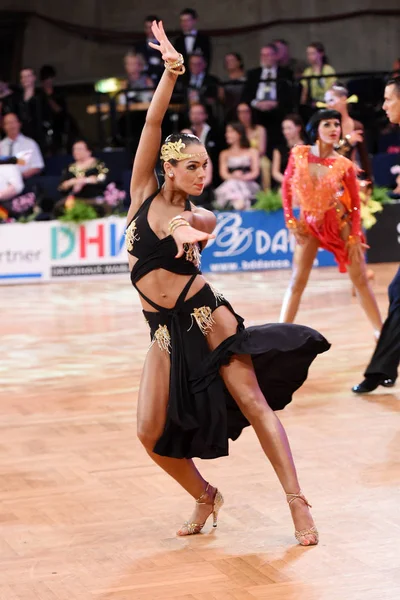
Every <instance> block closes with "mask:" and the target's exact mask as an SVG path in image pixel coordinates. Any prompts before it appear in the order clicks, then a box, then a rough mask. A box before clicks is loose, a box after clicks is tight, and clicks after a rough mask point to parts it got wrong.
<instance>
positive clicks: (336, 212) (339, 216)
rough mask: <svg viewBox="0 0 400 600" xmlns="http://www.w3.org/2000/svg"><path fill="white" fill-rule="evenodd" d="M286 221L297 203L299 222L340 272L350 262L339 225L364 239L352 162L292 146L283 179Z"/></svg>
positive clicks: (304, 147)
mask: <svg viewBox="0 0 400 600" xmlns="http://www.w3.org/2000/svg"><path fill="white" fill-rule="evenodd" d="M282 197H283V209H284V214H285V221H286V224H287V223H288V220H289V219H294V216H293V210H292V207H293V203H295V204H296V205H297V206H299V207H300V219H299V220H300V223H301V225H302V226H303V228H304V229H305V230H306V232H308V233H309V234H310V235H313V236H314V237H315V238H316V239H317V240H318V241H319V243H320V246H321V247H322V248H324V249H325V250H329V251H330V252H332V253H333V255H334V257H335V260H336V262H337V263H338V265H339V271H340V272H341V273H345V272H346V265H348V264H349V257H348V250H347V245H346V242H345V240H343V239H342V229H343V227H344V226H346V225H349V226H350V233H351V235H352V236H358V237H359V238H360V240H363V239H364V238H363V234H362V230H361V213H360V196H359V192H358V184H357V178H356V172H355V169H354V165H353V163H352V162H351V161H350V160H349V159H347V158H345V157H344V156H339V157H338V158H320V157H319V156H315V155H314V154H313V153H312V152H311V147H310V146H295V147H294V148H293V149H292V151H291V154H290V158H289V163H288V166H287V168H286V171H285V175H284V179H283V183H282Z"/></svg>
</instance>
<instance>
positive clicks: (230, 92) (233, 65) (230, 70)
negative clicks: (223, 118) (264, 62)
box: [224, 52, 246, 117]
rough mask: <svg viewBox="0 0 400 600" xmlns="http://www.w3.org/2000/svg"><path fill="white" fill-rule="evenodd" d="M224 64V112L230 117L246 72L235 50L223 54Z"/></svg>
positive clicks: (238, 100)
mask: <svg viewBox="0 0 400 600" xmlns="http://www.w3.org/2000/svg"><path fill="white" fill-rule="evenodd" d="M224 66H225V71H226V73H227V75H228V81H226V82H225V83H224V105H225V114H226V115H228V116H230V117H232V116H233V112H234V111H235V110H236V107H237V105H238V104H239V102H240V100H241V98H242V95H243V90H244V86H245V83H246V72H245V70H244V63H243V58H242V56H241V55H240V54H238V53H237V52H228V54H225V59H224Z"/></svg>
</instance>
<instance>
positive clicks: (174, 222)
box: [168, 215, 189, 234]
mask: <svg viewBox="0 0 400 600" xmlns="http://www.w3.org/2000/svg"><path fill="white" fill-rule="evenodd" d="M181 225H184V226H187V225H189V223H188V221H186V219H184V218H183V217H181V216H180V215H178V216H177V217H174V218H173V219H171V220H170V222H169V223H168V230H169V232H170V234H172V233H173V232H174V231H175V229H176V228H177V227H180V226H181Z"/></svg>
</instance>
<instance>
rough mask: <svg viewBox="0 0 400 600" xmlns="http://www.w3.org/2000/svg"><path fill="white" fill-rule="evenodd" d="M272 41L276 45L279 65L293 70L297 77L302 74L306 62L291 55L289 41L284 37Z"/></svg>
mask: <svg viewBox="0 0 400 600" xmlns="http://www.w3.org/2000/svg"><path fill="white" fill-rule="evenodd" d="M272 43H273V44H274V46H275V47H276V51H277V58H278V66H279V67H281V68H282V69H287V70H288V71H291V72H292V73H293V75H294V76H295V77H298V76H300V75H301V74H302V73H303V71H304V69H305V68H306V64H305V63H304V61H299V60H297V59H296V58H293V57H292V56H291V55H290V47H289V43H288V42H287V41H286V40H283V39H276V40H273V41H272Z"/></svg>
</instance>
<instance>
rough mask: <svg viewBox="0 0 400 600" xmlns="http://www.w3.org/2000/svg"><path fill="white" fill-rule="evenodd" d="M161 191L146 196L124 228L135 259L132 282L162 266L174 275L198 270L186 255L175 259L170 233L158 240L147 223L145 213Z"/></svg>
mask: <svg viewBox="0 0 400 600" xmlns="http://www.w3.org/2000/svg"><path fill="white" fill-rule="evenodd" d="M159 191H160V190H157V191H156V192H155V193H154V194H153V195H152V196H150V197H149V198H147V200H145V201H144V202H143V204H142V205H141V206H140V208H139V210H138V211H137V213H136V214H135V216H134V217H133V219H132V220H131V222H130V223H129V225H128V227H127V228H126V236H125V240H126V249H127V251H128V252H129V254H131V255H132V256H135V257H136V258H137V259H138V261H137V262H136V263H135V265H134V267H133V269H132V271H131V281H132V283H133V284H135V283H136V282H137V281H139V279H141V278H142V277H144V276H145V275H147V273H150V272H151V271H154V270H155V269H165V270H166V271H170V272H171V273H176V274H177V275H195V274H196V275H197V274H200V273H201V271H200V269H199V268H198V267H197V266H196V265H195V264H194V263H193V262H191V261H189V260H187V258H186V256H185V254H184V255H183V256H182V257H180V258H175V256H176V253H177V247H176V243H175V240H174V238H173V237H172V236H171V235H167V237H165V238H162V239H160V238H159V237H158V236H157V235H156V234H155V233H154V231H153V230H152V229H151V227H150V225H149V221H148V219H147V215H148V212H149V207H150V204H151V203H152V201H153V200H154V198H155V197H156V196H157V194H158V193H159ZM185 210H192V208H191V205H190V202H189V200H186V203H185Z"/></svg>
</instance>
